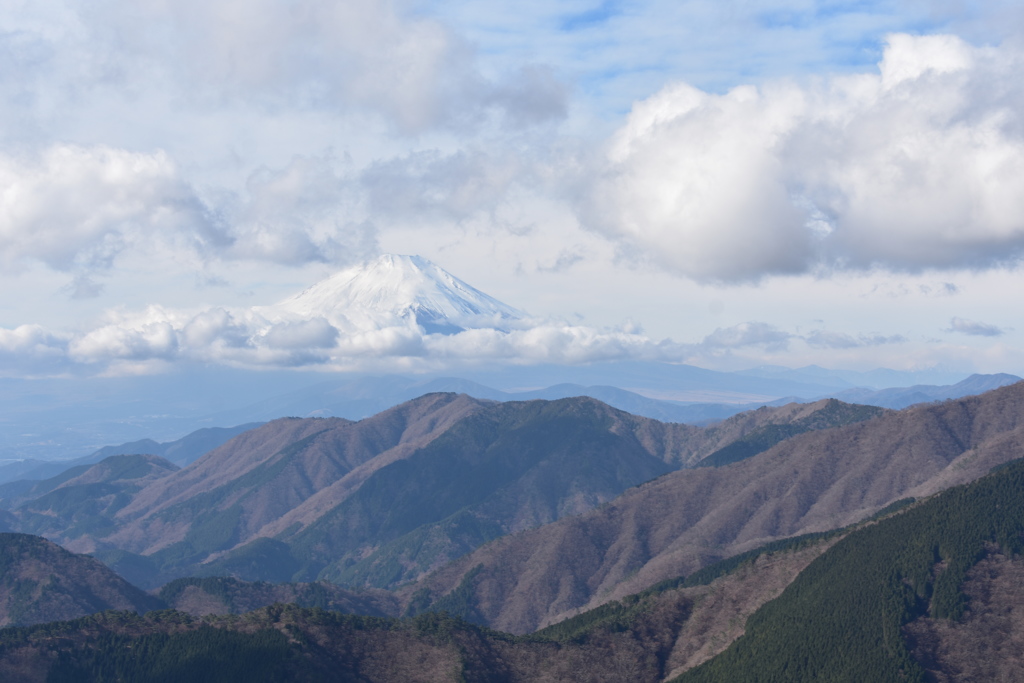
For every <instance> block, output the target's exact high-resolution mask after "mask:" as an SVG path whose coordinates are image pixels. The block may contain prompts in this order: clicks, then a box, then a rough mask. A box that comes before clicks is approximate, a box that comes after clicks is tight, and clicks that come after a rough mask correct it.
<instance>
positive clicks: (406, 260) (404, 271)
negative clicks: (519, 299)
mask: <svg viewBox="0 0 1024 683" xmlns="http://www.w3.org/2000/svg"><path fill="white" fill-rule="evenodd" d="M270 308H271V309H272V310H273V311H274V312H276V313H278V314H282V315H286V316H289V317H292V316H294V317H299V318H305V319H310V318H314V317H323V318H326V319H327V320H328V321H329V322H330V323H331V324H332V325H334V326H335V327H337V328H339V329H340V330H342V331H345V332H355V331H360V330H369V329H381V328H383V327H391V326H395V325H407V324H409V323H415V324H417V325H419V326H420V327H422V328H424V330H425V331H426V332H427V333H438V332H440V333H445V334H451V333H456V332H459V331H462V330H463V329H466V328H475V327H502V326H503V324H506V323H509V322H511V321H514V320H518V319H520V318H522V317H524V314H523V313H522V312H521V311H518V310H516V309H514V308H512V307H511V306H508V305H506V304H504V303H502V302H500V301H498V300H497V299H495V298H493V297H490V296H488V295H487V294H484V293H483V292H481V291H480V290H478V289H476V288H474V287H471V286H470V285H468V284H466V283H465V282H463V281H462V280H460V279H458V278H457V277H455V276H454V275H452V274H451V273H449V272H447V271H446V270H444V269H443V268H441V267H439V266H437V265H435V264H433V263H431V262H430V261H428V260H427V259H425V258H423V257H421V256H399V255H394V254H385V255H383V256H379V257H378V258H376V259H374V260H373V261H370V262H368V263H364V264H362V265H359V266H354V267H352V268H347V269H345V270H342V271H340V272H338V273H335V274H334V275H332V276H330V277H329V278H327V279H325V280H321V281H320V282H318V283H316V284H315V285H313V286H312V287H309V288H308V289H306V290H304V291H302V292H300V293H299V294H297V295H295V296H293V297H291V298H290V299H286V300H285V301H282V302H281V303H279V304H277V305H276V306H273V307H270Z"/></svg>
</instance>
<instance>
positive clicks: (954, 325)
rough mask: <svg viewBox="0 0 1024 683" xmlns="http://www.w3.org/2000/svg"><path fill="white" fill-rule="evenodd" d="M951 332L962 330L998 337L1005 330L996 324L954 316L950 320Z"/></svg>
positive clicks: (964, 332) (976, 335) (962, 332)
mask: <svg viewBox="0 0 1024 683" xmlns="http://www.w3.org/2000/svg"><path fill="white" fill-rule="evenodd" d="M948 331H949V332H960V333H961V334H969V335H972V336H975V337H998V336H1000V335H1002V334H1003V333H1004V332H1005V330H1003V329H1002V328H1000V327H996V326H995V325H989V324H988V323H982V322H978V321H976V320H965V319H964V318H953V319H952V320H950V321H949V330H948Z"/></svg>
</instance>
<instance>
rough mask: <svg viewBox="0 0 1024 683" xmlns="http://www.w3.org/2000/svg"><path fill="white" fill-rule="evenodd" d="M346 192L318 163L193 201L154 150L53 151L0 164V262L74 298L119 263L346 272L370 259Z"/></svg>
mask: <svg viewBox="0 0 1024 683" xmlns="http://www.w3.org/2000/svg"><path fill="white" fill-rule="evenodd" d="M356 185H357V184H356V182H355V181H354V180H352V179H349V178H346V177H343V176H342V175H339V174H338V173H336V172H335V170H334V169H333V167H332V165H331V162H330V160H329V159H326V158H307V157H296V158H294V159H293V160H292V161H291V162H290V163H289V164H288V165H287V166H286V167H284V168H279V169H268V168H263V169H260V170H258V171H256V172H255V173H253V174H252V175H251V176H250V178H249V180H248V182H247V184H246V188H245V191H244V192H243V193H228V192H221V193H216V196H215V199H214V200H207V199H204V198H202V197H200V195H199V193H197V192H196V190H195V189H194V188H193V187H192V186H191V185H190V184H189V183H187V182H186V181H185V180H184V179H183V178H182V176H181V173H180V172H179V170H178V168H177V166H176V165H175V164H174V163H173V161H172V160H171V159H170V158H169V157H168V155H167V154H166V153H164V152H162V151H157V152H153V153H141V152H131V151H128V150H123V149H116V148H111V147H106V146H92V147H81V146H75V145H54V146H52V147H50V148H48V149H46V150H43V151H42V152H40V153H39V154H36V155H31V156H25V157H14V156H4V155H0V263H3V265H4V266H5V267H7V268H11V269H14V268H17V267H19V266H20V265H22V264H24V263H26V262H29V261H36V262H41V263H43V264H45V265H47V266H49V267H50V268H53V269H54V270H57V271H63V272H68V273H70V274H72V276H73V277H72V281H71V283H70V285H69V287H68V290H69V292H70V293H71V295H72V297H74V298H89V297H94V296H97V295H98V294H100V292H101V291H102V283H100V282H98V281H97V280H96V276H97V275H102V274H103V273H105V272H106V271H108V270H109V269H110V268H111V267H112V266H113V265H114V262H115V261H116V259H117V258H118V257H119V256H120V255H121V254H122V253H124V252H126V251H129V250H135V251H139V252H142V253H148V254H149V256H151V257H153V258H167V257H171V258H173V257H174V255H176V254H185V255H188V256H189V257H190V258H192V259H194V260H198V261H202V262H209V261H213V260H218V259H220V260H228V261H237V260H245V261H257V262H261V261H262V262H272V263H279V264H283V265H289V266H297V265H302V264H305V263H310V262H325V263H334V264H339V265H345V264H348V263H351V262H353V261H358V260H363V259H365V258H367V257H369V256H371V255H373V254H375V253H376V251H377V242H376V234H377V233H376V229H375V228H374V226H373V225H372V224H371V223H369V222H367V221H365V220H364V219H362V217H361V216H362V214H361V213H360V210H359V207H358V203H359V199H358V197H357V196H356V194H357V187H356Z"/></svg>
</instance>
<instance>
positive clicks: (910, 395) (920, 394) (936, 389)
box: [835, 373, 1021, 410]
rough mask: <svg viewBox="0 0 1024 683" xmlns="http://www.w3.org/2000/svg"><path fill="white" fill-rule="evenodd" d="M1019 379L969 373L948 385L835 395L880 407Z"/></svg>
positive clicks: (985, 388)
mask: <svg viewBox="0 0 1024 683" xmlns="http://www.w3.org/2000/svg"><path fill="white" fill-rule="evenodd" d="M1019 381H1021V378H1020V377H1017V376H1016V375H1008V374H1005V373H1000V374H996V375H971V376H970V377H968V378H967V379H965V380H963V381H960V382H957V383H956V384H951V385H948V386H935V385H928V384H918V385H915V386H910V387H893V388H889V389H881V390H878V391H872V390H870V389H860V388H858V389H847V390H845V391H840V392H838V393H836V394H835V397H836V398H838V399H841V400H843V401H848V402H850V403H864V404H867V405H873V406H881V407H883V408H895V409H897V410H899V409H900V408H907V407H909V406H912V405H914V404H917V403H928V402H930V401H946V400H949V399H951V398H963V397H964V396H975V395H977V394H983V393H985V392H986V391H992V390H993V389H998V388H1000V387H1005V386H1009V385H1010V384H1016V383H1017V382H1019Z"/></svg>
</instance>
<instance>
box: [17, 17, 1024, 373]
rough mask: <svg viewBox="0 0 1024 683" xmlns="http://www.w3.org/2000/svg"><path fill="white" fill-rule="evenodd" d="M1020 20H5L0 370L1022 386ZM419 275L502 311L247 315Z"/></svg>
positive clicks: (1023, 48)
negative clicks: (314, 288) (954, 375)
mask: <svg viewBox="0 0 1024 683" xmlns="http://www.w3.org/2000/svg"><path fill="white" fill-rule="evenodd" d="M1022 38H1024V9H1021V6H1020V5H1019V3H1016V2H1009V1H1008V0H1007V1H1006V2H998V1H997V2H991V3H984V4H981V3H946V2H926V1H924V0H921V1H912V0H906V1H905V2H900V3H881V2H877V3H875V2H866V3H865V2H811V1H805V0H789V1H785V0H780V1H777V2H753V3H713V2H704V1H700V0H688V1H685V2H672V3H668V2H661V1H659V0H647V1H643V2H584V1H582V0H560V1H558V2H547V3H534V2H525V3H523V2H520V3H500V2H497V3H470V2H465V1H456V2H450V3H434V2H427V1H424V2H412V1H411V0H410V1H409V2H404V1H401V0H361V1H359V2H337V1H334V0H292V1H286V0H246V1H245V2H242V1H241V0H206V1H204V2H196V1H193V0H185V1H179V2H166V1H164V0H133V1H132V2H126V1H125V0H99V1H97V2H90V3H75V2H66V1H63V0H35V1H32V2H29V1H27V0H26V1H21V0H11V1H9V2H5V3H2V4H0V266H2V271H0V287H2V290H0V291H2V292H3V294H2V297H0V374H2V375H4V376H47V375H63V374H71V375H74V374H105V373H107V374H109V373H114V374H118V373H134V372H158V371H165V370H169V369H172V368H173V367H175V365H176V364H178V363H183V362H188V363H196V362H199V363H219V364H228V365H233V366H237V367H253V368H258V367H300V368H307V369H310V368H311V369H324V370H349V369H373V370H378V371H379V370H392V369H393V370H401V371H408V370H421V369H422V370H426V369H439V368H444V367H449V366H457V365H459V364H462V363H491V362H513V363H533V362H557V363H581V362H595V361H601V360H610V359H625V358H643V359H652V360H654V359H657V360H667V361H674V362H688V363H694V364H697V365H703V366H706V367H716V368H726V369H733V368H741V367H751V366H755V365H760V364H781V365H787V366H791V367H798V366H802V365H806V364H810V363H816V364H820V365H825V366H829V367H843V368H851V369H868V368H873V367H878V366H886V367H894V368H897V369H923V368H932V367H937V368H943V369H948V370H952V371H957V372H965V373H966V372H973V371H985V372H1013V373H1017V374H1024V334H1022V333H1021V332H1018V330H1019V329H1021V328H1022V326H1021V325H1019V324H1017V322H1016V321H1015V319H1016V318H1017V317H1018V316H1019V313H1018V311H1019V302H1018V301H1017V298H1018V297H1017V292H1019V291H1022V289H1024V273H1022V271H1021V258H1022V256H1024V78H1021V77H1020V75H1021V72H1022V70H1024V69H1022V67H1024V40H1022ZM381 253H415V254H420V255H422V256H424V257H426V258H428V259H430V260H432V261H434V262H436V263H437V264H438V265H440V266H442V267H443V268H445V269H447V270H448V271H450V272H452V273H454V274H455V275H456V276H458V277H460V278H462V279H464V280H466V281H467V282H469V283H471V284H472V285H474V286H475V287H477V288H479V289H481V290H483V291H485V292H487V293H489V294H491V295H493V296H495V297H496V298H498V299H500V300H502V301H504V302H506V303H508V304H509V305H511V306H513V307H516V308H518V309H521V310H524V311H528V312H529V314H530V315H529V317H528V318H527V319H526V322H524V323H523V324H522V325H519V326H518V327H516V328H515V329H491V328H478V329H468V330H466V331H463V332H461V333H459V334H454V335H441V334H430V333H428V332H427V331H426V330H424V329H423V328H422V327H417V326H416V325H404V324H402V325H399V324H396V325H390V326H385V327H383V328H379V329H366V330H358V331H352V330H340V329H339V328H338V327H337V326H335V325H333V324H332V323H331V322H329V321H328V320H326V319H325V318H323V317H316V316H313V317H311V318H309V319H302V320H300V319H277V318H274V317H273V316H270V315H268V314H267V311H266V309H265V308H264V307H266V306H268V305H270V304H274V303H275V302H277V301H281V300H283V299H285V298H287V297H288V296H291V295H292V294H294V293H296V292H297V291H299V290H301V289H303V288H305V287H307V286H309V285H311V284H313V283H315V282H317V281H318V280H321V279H323V278H325V277H327V276H328V275H330V274H331V273H333V272H336V271H337V270H339V269H341V268H344V267H348V266H351V265H353V264H358V263H361V262H364V261H366V260H368V259H371V258H373V257H375V256H377V255H378V254H381Z"/></svg>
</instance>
